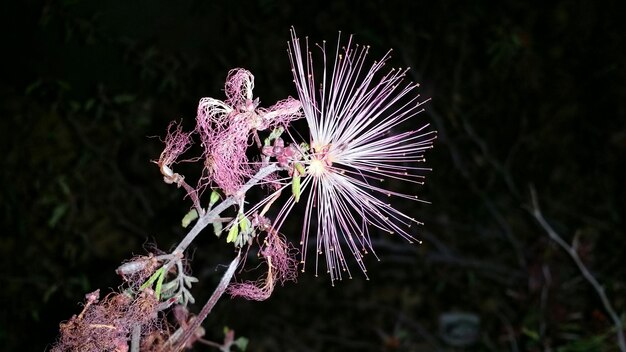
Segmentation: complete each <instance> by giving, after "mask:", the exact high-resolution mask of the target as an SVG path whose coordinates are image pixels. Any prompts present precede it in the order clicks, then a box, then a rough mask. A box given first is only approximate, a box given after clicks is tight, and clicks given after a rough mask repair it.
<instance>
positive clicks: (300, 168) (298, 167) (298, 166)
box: [293, 163, 306, 175]
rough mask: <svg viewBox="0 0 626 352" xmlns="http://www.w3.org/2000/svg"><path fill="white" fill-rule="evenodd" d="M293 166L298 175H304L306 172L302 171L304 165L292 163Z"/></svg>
mask: <svg viewBox="0 0 626 352" xmlns="http://www.w3.org/2000/svg"><path fill="white" fill-rule="evenodd" d="M293 166H294V167H295V168H296V171H298V173H299V174H300V175H304V173H305V172H306V170H305V169H304V165H302V164H300V163H294V164H293Z"/></svg>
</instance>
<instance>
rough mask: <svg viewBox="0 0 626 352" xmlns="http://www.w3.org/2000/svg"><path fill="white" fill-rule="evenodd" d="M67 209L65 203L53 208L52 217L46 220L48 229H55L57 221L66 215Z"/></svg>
mask: <svg viewBox="0 0 626 352" xmlns="http://www.w3.org/2000/svg"><path fill="white" fill-rule="evenodd" d="M68 209H69V206H68V205H67V204H65V203H63V204H58V205H57V206H56V207H54V210H52V215H51V216H50V219H48V227H50V228H52V227H55V226H56V224H57V223H58V222H59V220H61V219H62V218H63V216H64V215H65V213H67V210H68Z"/></svg>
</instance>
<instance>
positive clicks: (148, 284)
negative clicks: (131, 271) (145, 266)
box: [139, 267, 165, 290]
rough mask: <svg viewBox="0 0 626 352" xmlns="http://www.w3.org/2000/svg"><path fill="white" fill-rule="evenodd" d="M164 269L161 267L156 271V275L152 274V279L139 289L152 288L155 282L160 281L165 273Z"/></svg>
mask: <svg viewBox="0 0 626 352" xmlns="http://www.w3.org/2000/svg"><path fill="white" fill-rule="evenodd" d="M164 270H165V269H164V268H163V267H161V268H160V269H159V270H157V271H155V272H154V274H152V276H150V278H149V279H148V281H146V282H144V283H143V284H142V285H141V286H140V287H139V289H140V290H145V289H146V287H150V286H152V284H153V283H154V281H156V279H158V278H159V277H160V276H161V275H162V274H163V272H164Z"/></svg>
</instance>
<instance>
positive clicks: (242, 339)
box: [233, 336, 250, 351]
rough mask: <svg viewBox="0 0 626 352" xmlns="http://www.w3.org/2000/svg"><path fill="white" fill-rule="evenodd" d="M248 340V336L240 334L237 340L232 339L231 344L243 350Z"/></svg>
mask: <svg viewBox="0 0 626 352" xmlns="http://www.w3.org/2000/svg"><path fill="white" fill-rule="evenodd" d="M248 342H250V340H248V338H246V337H243V336H240V337H238V338H237V340H235V341H233V344H234V345H235V346H237V347H239V349H240V350H242V351H245V350H246V348H248Z"/></svg>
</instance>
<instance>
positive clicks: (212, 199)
mask: <svg viewBox="0 0 626 352" xmlns="http://www.w3.org/2000/svg"><path fill="white" fill-rule="evenodd" d="M218 200H220V194H219V193H218V192H217V191H212V192H211V197H210V198H209V208H211V207H212V206H213V205H214V204H215V203H217V201H218Z"/></svg>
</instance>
